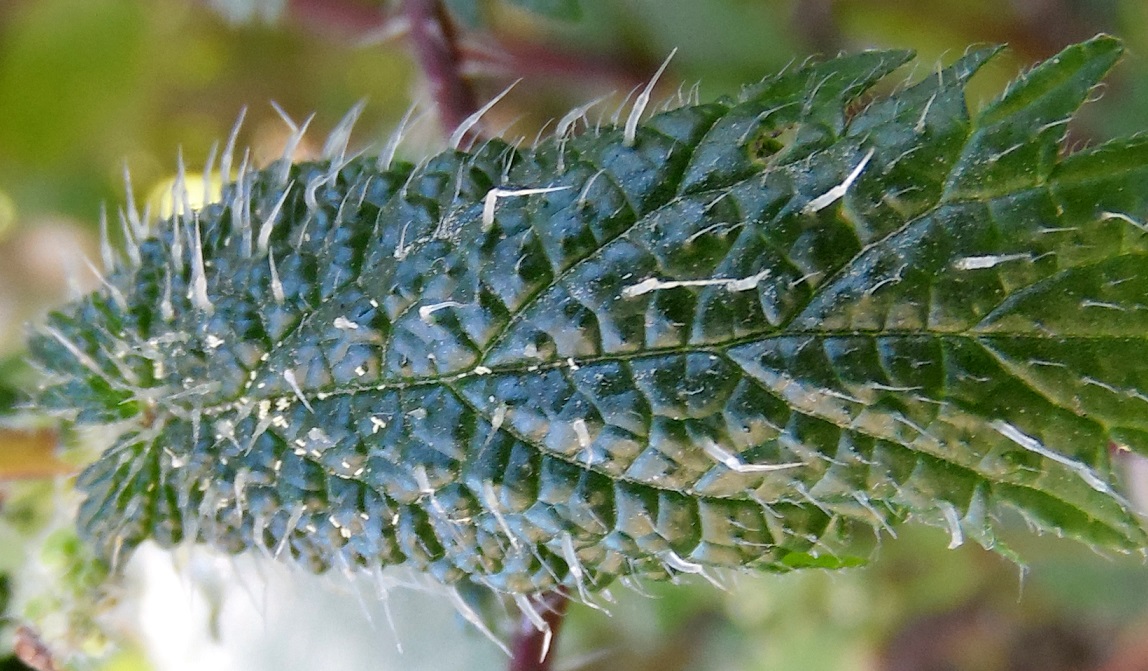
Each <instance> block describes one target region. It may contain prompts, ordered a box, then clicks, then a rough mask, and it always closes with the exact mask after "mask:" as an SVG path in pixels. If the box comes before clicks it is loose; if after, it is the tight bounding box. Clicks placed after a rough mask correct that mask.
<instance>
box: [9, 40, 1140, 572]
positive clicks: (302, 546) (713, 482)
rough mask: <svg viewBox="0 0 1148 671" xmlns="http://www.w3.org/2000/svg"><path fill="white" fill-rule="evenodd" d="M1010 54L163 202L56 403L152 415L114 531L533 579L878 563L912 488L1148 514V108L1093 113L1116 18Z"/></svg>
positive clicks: (1124, 523)
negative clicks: (866, 539)
mask: <svg viewBox="0 0 1148 671" xmlns="http://www.w3.org/2000/svg"><path fill="white" fill-rule="evenodd" d="M994 53H995V50H993V49H987V50H978V51H971V52H969V53H968V54H966V55H965V56H964V57H963V58H960V59H959V60H957V61H956V62H955V63H953V64H952V65H951V66H950V67H948V68H945V69H939V70H935V71H933V72H932V73H931V74H929V75H927V76H925V77H924V78H923V79H921V80H920V81H919V83H917V84H914V85H911V86H907V87H903V88H901V89H899V90H896V91H894V92H892V93H887V94H884V95H876V96H874V94H872V93H870V92H869V90H870V89H871V87H873V86H874V85H875V84H876V83H877V82H879V81H881V80H882V79H883V78H885V77H886V76H887V75H889V74H890V73H892V72H893V71H894V70H896V69H897V68H899V67H900V66H902V65H903V64H904V63H906V61H908V60H909V59H910V57H911V55H910V54H907V53H903V52H865V53H860V54H857V55H852V56H846V57H842V58H837V59H834V60H829V61H825V62H814V63H810V64H807V65H805V66H802V67H794V68H791V69H789V70H787V71H786V72H783V73H781V74H778V75H775V76H772V77H769V78H767V79H765V80H764V81H762V82H761V83H759V84H757V85H754V86H751V87H748V88H746V89H745V90H744V91H742V93H741V94H740V95H739V96H738V97H736V98H731V99H724V100H720V101H718V102H714V103H708V104H702V105H693V106H684V107H680V108H678V109H674V110H671V111H667V112H663V113H660V114H657V115H654V116H652V117H651V118H649V119H648V120H647V121H645V122H644V123H642V124H639V125H637V126H636V129H635V130H634V131H633V133H632V135H631V133H630V132H628V130H627V129H626V128H624V127H618V128H615V127H608V126H604V127H598V128H590V129H588V130H587V131H586V132H582V133H581V134H574V133H572V132H570V131H571V129H572V127H573V126H574V125H578V127H581V125H580V124H571V123H565V124H560V126H562V128H561V129H560V134H559V135H558V136H556V137H553V138H550V139H548V140H546V141H543V142H541V143H540V144H539V145H537V146H535V147H515V146H510V145H507V144H505V143H503V142H501V141H498V140H492V141H489V142H486V143H485V144H482V145H481V146H478V147H476V148H475V149H474V150H473V151H470V152H460V151H447V152H445V153H442V154H439V155H437V156H433V157H431V158H429V159H427V160H426V161H424V162H422V163H420V164H419V165H409V164H395V165H377V164H376V162H375V161H373V160H365V159H362V158H356V159H344V158H343V154H342V152H341V151H339V150H338V144H339V143H338V142H334V143H332V144H333V145H334V149H333V150H332V154H331V156H330V158H329V160H327V161H324V162H318V163H310V164H302V165H294V166H288V165H286V164H278V165H275V166H272V167H271V168H269V169H267V170H263V171H247V172H244V173H243V174H242V175H241V177H240V178H239V179H238V180H237V181H236V182H235V183H234V184H232V185H231V186H230V187H229V188H228V189H227V190H226V193H225V196H224V198H223V199H222V201H221V202H219V203H216V204H213V205H209V206H207V207H206V208H204V209H203V210H200V211H197V212H191V211H189V210H186V208H184V211H183V212H182V213H181V214H180V215H178V216H176V217H175V218H173V219H171V220H167V221H161V222H158V223H157V224H155V225H154V227H153V229H151V230H150V231H143V230H142V227H140V226H136V225H135V224H133V221H132V220H133V219H134V216H133V215H131V214H129V215H128V216H127V220H128V224H127V235H128V237H129V238H131V239H132V244H129V247H128V249H127V258H126V259H124V260H123V261H121V262H120V263H119V264H118V266H117V270H115V271H114V272H113V273H112V274H111V276H110V277H109V278H108V285H107V287H106V288H105V290H104V291H101V292H98V293H96V294H93V295H91V296H89V297H87V298H85V299H83V300H82V301H80V302H78V303H76V304H74V305H71V306H69V307H67V308H65V309H64V310H63V311H61V312H59V313H56V314H54V315H53V316H52V317H51V318H50V319H49V321H48V324H47V325H46V327H45V328H44V329H42V330H41V332H40V333H39V335H37V336H35V337H34V338H33V340H32V342H31V349H32V352H33V354H34V357H35V359H36V360H37V362H38V363H39V365H40V367H41V368H42V369H43V370H44V371H45V378H44V379H45V383H44V386H43V389H42V391H41V393H40V396H39V403H40V405H41V406H42V407H43V408H45V409H48V410H53V411H57V412H59V413H61V414H64V415H66V416H67V417H69V418H71V420H72V421H75V422H79V423H116V424H117V425H118V426H119V427H121V429H122V434H121V436H120V438H119V440H118V442H117V443H116V445H115V446H114V447H112V448H111V449H110V450H108V451H107V452H106V453H105V454H104V455H103V456H101V457H100V458H99V459H98V460H97V461H96V462H95V463H93V464H92V465H91V466H90V467H88V469H87V470H86V471H85V472H84V474H83V476H82V477H81V478H80V481H79V486H80V488H81V489H82V490H83V491H84V492H85V493H86V497H87V498H86V502H85V504H84V506H83V509H82V510H81V513H80V521H79V522H80V525H81V528H82V530H83V533H84V534H85V535H86V537H88V538H89V539H91V540H92V541H93V542H94V543H95V544H97V546H98V547H99V548H101V549H102V550H103V551H104V552H105V553H106V554H108V555H112V556H116V555H119V556H122V555H123V553H124V552H126V551H128V550H130V549H131V548H132V547H133V546H135V545H137V544H138V543H140V542H141V541H143V540H145V539H148V538H151V539H155V540H157V541H159V542H160V543H163V544H175V543H179V542H181V541H183V540H185V539H194V540H197V541H200V542H204V543H209V544H211V545H214V546H216V547H218V548H222V549H223V550H226V551H232V552H235V551H242V550H245V549H251V548H254V549H258V550H262V551H265V552H267V553H269V554H272V555H275V556H281V557H284V558H286V557H291V558H294V559H295V560H297V561H299V562H301V563H303V564H304V565H306V566H309V567H311V568H313V569H314V570H320V571H321V570H326V569H328V568H330V567H347V566H366V567H376V566H381V565H392V564H409V565H413V566H414V567H417V568H418V569H421V570H424V571H427V572H429V573H431V574H433V575H434V576H435V577H437V578H438V579H439V580H441V581H443V582H444V583H448V584H452V583H457V582H459V581H471V582H474V583H478V584H480V585H485V586H489V587H491V588H493V589H495V590H497V591H501V592H509V593H528V592H533V591H537V590H543V589H550V588H553V587H554V586H556V585H564V586H566V587H567V588H569V589H571V590H572V591H573V590H578V591H581V592H582V593H583V594H585V593H586V592H587V591H588V590H590V591H592V590H593V589H595V588H599V587H603V586H605V585H607V584H608V583H610V582H611V581H612V580H613V579H615V578H618V577H627V576H636V577H652V578H667V577H673V576H674V575H677V574H679V573H683V572H687V573H688V572H700V571H703V570H705V569H706V568H708V567H738V568H740V567H758V568H766V569H777V570H785V569H792V568H798V567H803V566H836V565H846V564H849V563H851V562H852V561H853V559H852V558H850V557H849V556H848V555H845V554H840V555H839V554H835V553H836V552H838V550H839V549H840V548H847V547H848V542H849V536H850V534H852V533H855V532H856V531H857V529H858V528H860V529H868V528H869V527H875V528H877V529H878V530H881V529H886V528H892V527H894V526H895V525H897V524H900V523H902V522H904V521H906V520H909V519H915V520H921V521H924V522H927V523H932V524H938V525H941V526H943V527H945V528H947V529H948V530H949V531H950V532H951V534H952V538H953V542H954V544H956V543H960V542H962V541H963V540H964V539H966V538H971V539H973V540H975V541H977V542H980V543H982V544H984V545H986V546H991V545H992V544H993V543H994V536H993V530H994V526H995V520H996V517H997V515H998V514H999V513H1001V512H1002V511H1003V510H1006V509H1013V510H1016V511H1019V512H1020V513H1021V514H1022V515H1023V516H1024V517H1025V518H1027V519H1028V520H1029V521H1030V522H1031V523H1032V525H1033V526H1034V527H1036V528H1038V529H1040V530H1046V531H1053V532H1056V533H1060V534H1064V535H1068V536H1073V537H1076V538H1079V539H1081V540H1083V541H1084V542H1087V543H1089V544H1093V545H1095V546H1099V547H1103V548H1110V549H1118V550H1135V549H1139V548H1142V547H1143V546H1144V545H1145V535H1144V531H1143V530H1142V528H1141V526H1140V523H1139V521H1138V520H1137V518H1136V517H1135V515H1134V514H1133V513H1131V512H1130V510H1129V508H1128V506H1127V505H1126V503H1125V502H1124V500H1123V499H1122V498H1121V496H1120V494H1119V491H1118V488H1117V485H1116V483H1115V478H1114V476H1113V473H1112V470H1111V468H1110V464H1109V446H1110V444H1116V445H1118V446H1120V447H1124V448H1128V449H1131V450H1135V451H1138V452H1141V453H1148V357H1146V356H1145V345H1146V338H1148V309H1145V305H1146V304H1148V273H1145V272H1144V271H1143V268H1144V264H1145V262H1146V261H1148V234H1146V228H1145V224H1144V220H1145V218H1146V217H1148V139H1146V138H1134V139H1122V140H1116V141H1112V142H1108V143H1105V144H1100V145H1098V146H1093V147H1090V148H1088V149H1084V150H1080V151H1076V152H1073V153H1069V152H1067V151H1066V149H1065V147H1064V142H1063V140H1064V137H1065V134H1066V132H1067V128H1066V124H1067V123H1068V121H1069V119H1070V118H1071V116H1072V115H1073V113H1074V112H1075V111H1076V109H1077V108H1078V107H1079V106H1080V105H1081V104H1082V103H1083V102H1084V101H1085V99H1086V98H1088V97H1089V96H1090V95H1091V92H1092V90H1093V88H1094V87H1095V86H1096V85H1097V83H1098V81H1099V80H1100V79H1101V77H1102V76H1103V75H1104V74H1105V72H1106V71H1107V70H1108V69H1109V68H1110V67H1111V66H1112V65H1113V63H1114V62H1115V61H1116V60H1117V58H1118V55H1119V53H1120V46H1119V45H1118V43H1117V42H1116V41H1114V40H1112V39H1109V38H1106V37H1100V38H1096V39H1094V40H1092V41H1090V42H1087V43H1084V44H1080V45H1077V46H1073V47H1071V48H1069V49H1067V50H1066V51H1064V52H1063V53H1061V54H1060V55H1059V56H1057V57H1056V58H1054V59H1052V60H1050V61H1048V62H1046V63H1044V64H1043V65H1041V66H1039V67H1037V68H1036V69H1034V70H1032V71H1030V72H1029V73H1027V74H1026V75H1024V76H1023V77H1022V78H1021V79H1019V80H1018V81H1016V82H1015V83H1013V84H1012V85H1011V86H1010V87H1009V89H1008V90H1007V92H1005V93H1004V94H1003V95H1002V96H1001V97H1000V98H999V99H997V100H995V101H993V102H991V103H989V104H987V105H985V106H984V107H983V108H982V109H980V110H979V111H978V112H976V113H975V114H970V112H969V109H968V107H967V105H966V100H965V85H966V82H967V81H968V80H969V78H970V77H971V76H972V75H973V74H974V73H975V72H976V71H977V69H978V68H979V67H981V66H982V65H983V64H984V63H985V62H986V61H987V60H989V59H990V58H991V57H992V56H993V54H994ZM567 121H569V120H567ZM137 241H138V245H137V244H136V242H137Z"/></svg>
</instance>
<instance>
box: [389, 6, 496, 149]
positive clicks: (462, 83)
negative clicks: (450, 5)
mask: <svg viewBox="0 0 1148 671" xmlns="http://www.w3.org/2000/svg"><path fill="white" fill-rule="evenodd" d="M403 11H404V12H405V13H406V16H407V21H408V22H409V23H410V28H409V30H410V40H411V45H412V46H413V48H414V52H415V57H416V58H417V59H418V62H419V66H420V67H421V68H422V71H423V74H424V75H425V76H426V78H427V82H428V83H429V84H430V90H431V96H432V97H433V98H434V102H435V106H436V107H437V108H438V115H439V122H440V123H441V124H442V128H443V131H444V132H445V133H447V134H448V135H449V134H450V133H452V132H454V130H455V129H456V128H458V127H459V125H461V124H462V122H463V121H465V120H466V118H467V117H468V116H470V115H471V114H474V112H475V111H476V110H477V109H478V103H477V102H476V99H475V96H474V91H473V90H472V89H471V87H470V85H469V84H468V83H467V81H466V80H465V79H463V77H462V71H461V65H462V60H461V57H460V54H459V49H458V40H457V35H456V34H455V31H454V26H453V25H452V24H451V22H450V19H449V17H447V15H446V11H445V10H444V9H443V6H442V3H440V2H439V1H438V0H404V2H403Z"/></svg>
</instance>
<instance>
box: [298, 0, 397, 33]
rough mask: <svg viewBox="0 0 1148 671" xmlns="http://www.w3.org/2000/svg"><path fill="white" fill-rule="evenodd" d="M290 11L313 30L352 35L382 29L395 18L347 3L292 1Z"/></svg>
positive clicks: (329, 0)
mask: <svg viewBox="0 0 1148 671" xmlns="http://www.w3.org/2000/svg"><path fill="white" fill-rule="evenodd" d="M287 9H288V11H289V12H290V14H291V16H292V17H293V18H295V19H296V20H299V21H301V22H302V23H305V24H306V25H308V26H310V27H317V28H324V29H327V30H331V31H334V32H339V33H344V34H349V35H363V34H366V33H369V32H371V31H373V30H379V29H381V28H382V27H383V26H385V25H387V22H388V21H390V20H391V18H392V17H390V16H389V15H388V14H387V13H386V12H385V11H384V10H383V9H382V8H381V7H375V6H371V5H368V4H363V3H359V2H346V1H344V0H290V1H289V2H288V3H287Z"/></svg>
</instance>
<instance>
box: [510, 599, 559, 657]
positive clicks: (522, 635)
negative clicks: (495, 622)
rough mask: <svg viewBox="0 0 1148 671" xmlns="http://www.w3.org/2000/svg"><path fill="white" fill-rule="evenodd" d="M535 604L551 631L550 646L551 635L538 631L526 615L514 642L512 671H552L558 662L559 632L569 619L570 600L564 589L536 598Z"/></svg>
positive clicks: (512, 642)
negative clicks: (554, 664)
mask: <svg viewBox="0 0 1148 671" xmlns="http://www.w3.org/2000/svg"><path fill="white" fill-rule="evenodd" d="M531 601H532V602H533V603H534V605H535V608H536V609H537V610H538V613H539V615H541V616H542V619H543V620H545V622H546V625H547V626H548V627H549V628H550V631H549V647H546V645H547V638H548V635H547V633H546V632H542V631H538V629H537V628H535V626H534V625H533V624H532V623H531V622H530V620H529V619H528V618H527V617H526V616H525V615H523V616H522V617H521V620H520V622H519V623H518V631H516V632H515V633H514V640H512V641H511V642H510V654H511V658H510V669H509V671H550V667H551V664H552V662H553V661H554V650H555V649H556V648H557V647H558V646H557V643H558V632H559V630H560V629H561V628H562V621H563V620H564V619H565V617H566V606H567V605H568V604H569V603H570V600H569V599H568V598H567V596H566V592H565V591H564V590H562V589H558V590H555V591H553V592H546V593H544V594H540V595H538V596H535V597H532V598H531ZM543 653H545V655H544V654H543Z"/></svg>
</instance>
